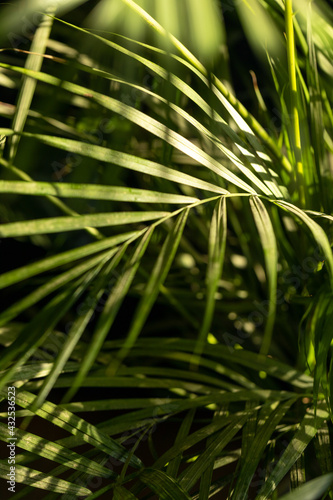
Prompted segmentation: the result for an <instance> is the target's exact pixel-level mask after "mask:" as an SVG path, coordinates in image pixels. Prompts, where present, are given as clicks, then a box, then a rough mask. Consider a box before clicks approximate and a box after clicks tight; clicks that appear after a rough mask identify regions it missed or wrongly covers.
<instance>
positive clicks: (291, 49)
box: [285, 0, 305, 206]
mask: <svg viewBox="0 0 333 500" xmlns="http://www.w3.org/2000/svg"><path fill="white" fill-rule="evenodd" d="M285 28H286V36H287V58H288V73H289V84H290V106H291V118H292V128H293V144H294V154H295V161H296V181H297V185H298V192H299V201H300V204H301V206H305V193H304V172H303V164H302V145H301V133H300V126H299V115H298V109H297V80H296V58H295V38H294V26H293V8H292V0H286V3H285Z"/></svg>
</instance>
